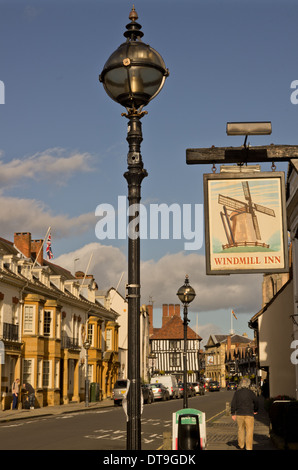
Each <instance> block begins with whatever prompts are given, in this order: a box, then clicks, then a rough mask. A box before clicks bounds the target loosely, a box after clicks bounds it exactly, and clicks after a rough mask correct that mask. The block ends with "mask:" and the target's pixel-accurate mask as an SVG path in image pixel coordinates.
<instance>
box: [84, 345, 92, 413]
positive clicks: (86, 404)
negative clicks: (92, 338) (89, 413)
mask: <svg viewBox="0 0 298 470" xmlns="http://www.w3.org/2000/svg"><path fill="white" fill-rule="evenodd" d="M90 346H91V344H90V342H89V341H88V340H86V341H84V343H83V347H84V349H85V351H86V355H85V357H86V363H85V407H88V406H89V378H88V351H89V349H90Z"/></svg>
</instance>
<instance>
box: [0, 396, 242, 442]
mask: <svg viewBox="0 0 298 470" xmlns="http://www.w3.org/2000/svg"><path fill="white" fill-rule="evenodd" d="M232 396H233V392H227V391H225V390H222V391H220V392H208V393H207V394H206V395H204V396H197V397H193V398H189V399H188V406H189V408H195V409H197V410H200V411H203V412H205V413H206V421H207V425H208V421H210V420H211V419H212V417H214V416H216V415H217V414H218V413H220V412H221V411H223V410H224V409H225V406H226V402H230V401H231V398H232ZM182 408H183V400H182V399H179V400H170V401H167V402H158V401H156V402H155V403H152V404H150V405H145V406H144V409H143V414H142V450H157V449H159V448H161V446H162V444H163V432H165V431H171V430H172V414H173V413H174V412H176V411H178V410H180V409H182ZM0 449H1V450H125V449H126V416H125V413H124V410H123V409H122V407H121V406H117V407H112V408H106V409H98V410H94V411H93V410H92V411H86V412H80V413H72V414H67V415H61V416H53V417H44V418H42V417H41V418H35V419H31V420H30V419H28V420H21V421H14V422H8V423H2V424H1V425H0Z"/></svg>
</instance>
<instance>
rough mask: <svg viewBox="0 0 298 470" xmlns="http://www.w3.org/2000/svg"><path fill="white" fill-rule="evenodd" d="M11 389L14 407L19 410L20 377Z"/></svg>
mask: <svg viewBox="0 0 298 470" xmlns="http://www.w3.org/2000/svg"><path fill="white" fill-rule="evenodd" d="M11 391H12V409H13V410H17V408H18V400H19V395H20V379H16V380H15V381H14V382H13V384H12V386H11Z"/></svg>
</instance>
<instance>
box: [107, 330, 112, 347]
mask: <svg viewBox="0 0 298 470" xmlns="http://www.w3.org/2000/svg"><path fill="white" fill-rule="evenodd" d="M111 349H112V330H106V351H110V350H111Z"/></svg>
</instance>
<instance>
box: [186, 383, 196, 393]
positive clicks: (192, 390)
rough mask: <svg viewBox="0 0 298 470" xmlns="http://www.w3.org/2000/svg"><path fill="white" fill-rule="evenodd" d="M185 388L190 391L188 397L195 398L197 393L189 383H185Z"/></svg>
mask: <svg viewBox="0 0 298 470" xmlns="http://www.w3.org/2000/svg"><path fill="white" fill-rule="evenodd" d="M187 386H188V387H189V389H190V396H191V397H195V396H196V394H197V393H196V389H195V387H194V385H193V384H192V383H190V382H187Z"/></svg>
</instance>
